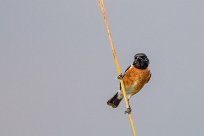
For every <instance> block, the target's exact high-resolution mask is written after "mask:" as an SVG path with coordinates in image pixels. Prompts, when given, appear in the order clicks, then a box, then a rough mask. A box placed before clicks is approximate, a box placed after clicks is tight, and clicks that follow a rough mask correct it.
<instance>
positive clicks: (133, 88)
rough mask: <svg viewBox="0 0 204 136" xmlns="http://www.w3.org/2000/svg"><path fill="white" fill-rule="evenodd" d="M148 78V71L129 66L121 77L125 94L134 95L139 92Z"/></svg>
mask: <svg viewBox="0 0 204 136" xmlns="http://www.w3.org/2000/svg"><path fill="white" fill-rule="evenodd" d="M149 78H150V70H149V69H148V68H147V69H144V70H143V69H137V68H135V67H134V66H131V67H130V68H129V69H128V70H127V71H126V72H125V75H124V77H123V81H124V84H125V88H126V92H127V94H131V95H134V94H136V93H137V92H139V91H140V90H141V89H142V87H143V86H144V85H145V84H146V83H147V82H148V80H149Z"/></svg>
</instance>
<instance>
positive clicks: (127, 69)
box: [123, 65, 132, 77]
mask: <svg viewBox="0 0 204 136" xmlns="http://www.w3.org/2000/svg"><path fill="white" fill-rule="evenodd" d="M131 66H132V65H130V66H129V67H128V68H127V69H126V70H125V72H124V74H123V77H124V75H125V73H126V72H127V71H128V69H129V68H130V67H131Z"/></svg>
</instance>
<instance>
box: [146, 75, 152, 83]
mask: <svg viewBox="0 0 204 136" xmlns="http://www.w3.org/2000/svg"><path fill="white" fill-rule="evenodd" d="M151 77H152V73H150V74H149V77H148V79H147V82H146V83H148V82H149V80H150V78H151Z"/></svg>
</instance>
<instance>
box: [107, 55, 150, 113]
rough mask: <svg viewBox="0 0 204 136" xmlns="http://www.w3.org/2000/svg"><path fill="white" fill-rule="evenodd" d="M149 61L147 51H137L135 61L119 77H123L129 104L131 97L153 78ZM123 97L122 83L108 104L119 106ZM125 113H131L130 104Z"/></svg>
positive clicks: (113, 106) (114, 106)
mask: <svg viewBox="0 0 204 136" xmlns="http://www.w3.org/2000/svg"><path fill="white" fill-rule="evenodd" d="M149 63H150V61H149V59H148V57H147V55H146V54H145V53H137V54H136V55H135V56H134V61H133V63H132V64H131V65H130V66H129V67H128V68H127V69H126V70H125V72H124V74H122V73H121V74H120V75H119V76H118V77H117V78H118V79H120V80H121V79H123V82H124V86H125V91H126V95H127V99H128V104H129V100H130V98H131V97H132V96H133V95H135V94H137V93H138V92H139V91H140V90H141V89H142V88H143V86H144V85H145V84H146V83H148V82H149V80H150V78H151V72H150V69H149ZM123 97H124V96H123V92H122V89H121V83H120V85H119V90H118V91H117V93H116V94H115V95H114V96H113V97H112V98H110V99H109V100H108V102H107V104H108V105H109V106H111V107H112V108H117V107H118V105H119V104H120V102H121V100H122V99H123ZM125 113H128V114H129V113H131V107H130V104H129V108H127V110H126V111H125Z"/></svg>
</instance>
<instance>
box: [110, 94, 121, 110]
mask: <svg viewBox="0 0 204 136" xmlns="http://www.w3.org/2000/svg"><path fill="white" fill-rule="evenodd" d="M121 100H122V98H121V99H119V98H118V92H117V93H116V94H115V95H114V96H113V97H112V98H111V99H109V100H108V102H107V104H108V105H110V106H112V107H113V108H117V107H118V105H119V104H120V102H121Z"/></svg>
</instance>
